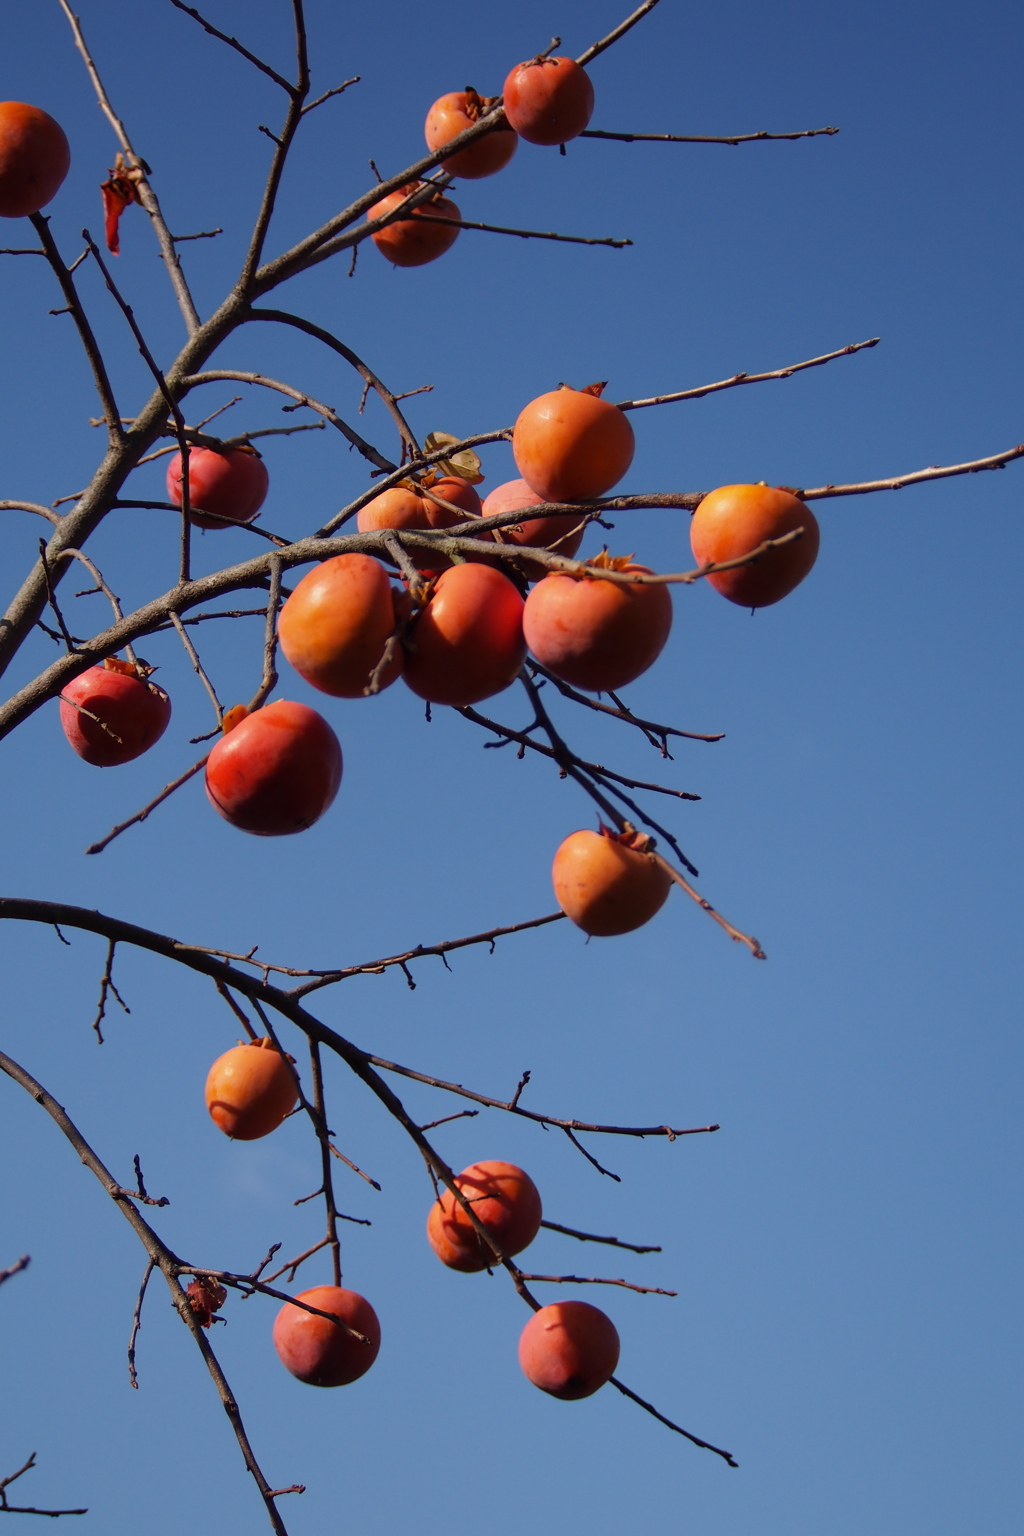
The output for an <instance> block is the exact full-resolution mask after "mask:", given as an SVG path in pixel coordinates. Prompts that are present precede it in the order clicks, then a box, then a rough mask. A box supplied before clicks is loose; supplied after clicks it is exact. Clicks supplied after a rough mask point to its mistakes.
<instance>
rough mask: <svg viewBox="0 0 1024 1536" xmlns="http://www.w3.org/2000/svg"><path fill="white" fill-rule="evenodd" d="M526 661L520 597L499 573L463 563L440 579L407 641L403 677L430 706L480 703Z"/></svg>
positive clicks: (506, 685) (498, 689) (511, 680)
mask: <svg viewBox="0 0 1024 1536" xmlns="http://www.w3.org/2000/svg"><path fill="white" fill-rule="evenodd" d="M525 659H526V642H525V641H524V639H523V600H522V598H521V597H520V595H519V593H518V592H517V591H516V589H515V587H514V586H513V585H512V583H511V582H510V581H509V579H508V577H507V576H503V575H502V574H501V572H500V571H495V570H492V569H491V568H490V566H487V565H477V564H472V565H471V564H468V563H467V564H465V565H455V566H452V568H451V570H448V571H445V572H444V573H443V575H442V576H440V577H439V579H438V582H437V585H436V586H435V588H434V591H433V593H432V595H431V598H430V601H429V602H428V603H427V605H426V607H425V608H424V609H423V612H422V613H421V614H420V616H419V618H418V619H417V620H416V623H415V626H414V627H413V629H412V632H411V634H410V636H409V641H408V654H407V656H406V662H405V673H404V677H405V681H406V682H407V683H408V685H409V687H410V688H411V689H412V691H413V693H418V694H419V696H420V698H421V699H427V700H428V701H429V702H430V703H431V704H453V705H458V706H465V705H467V704H479V703H480V701H481V700H482V699H489V698H490V697H491V695H492V694H495V693H501V691H502V689H504V688H507V687H508V686H509V684H510V683H511V682H513V681H514V679H515V678H516V676H517V675H518V673H519V669H520V667H521V666H522V664H523V662H524V660H525Z"/></svg>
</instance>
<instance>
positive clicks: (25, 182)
mask: <svg viewBox="0 0 1024 1536" xmlns="http://www.w3.org/2000/svg"><path fill="white" fill-rule="evenodd" d="M70 168H71V149H70V146H69V144H68V141H67V137H66V136H65V133H64V130H63V128H62V127H61V126H60V124H59V123H58V122H55V121H54V119H53V118H52V117H51V116H50V114H49V113H48V112H44V111H43V110H42V108H41V107H31V106H29V105H28V104H27V103H26V102H24V101H0V216H2V217H3V218H5V219H20V218H24V217H25V216H26V215H27V214H30V213H38V212H39V210H40V208H45V207H46V204H47V203H48V202H49V201H50V200H51V198H54V197H56V195H57V192H58V190H59V189H60V185H61V182H62V181H63V180H64V178H65V176H66V175H67V173H68V171H69V169H70Z"/></svg>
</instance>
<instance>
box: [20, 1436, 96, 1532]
mask: <svg viewBox="0 0 1024 1536" xmlns="http://www.w3.org/2000/svg"><path fill="white" fill-rule="evenodd" d="M35 1464H36V1453H35V1451H33V1452H32V1454H31V1456H30V1457H29V1458H28V1461H26V1463H25V1465H24V1466H23V1467H19V1468H18V1470H17V1472H11V1473H9V1474H8V1475H7V1477H0V1515H49V1516H50V1518H51V1520H56V1519H57V1518H58V1516H60V1515H87V1514H88V1513H89V1511H88V1510H87V1509H36V1508H35V1506H34V1505H32V1506H24V1505H22V1506H19V1505H16V1504H9V1503H8V1502H7V1490H8V1488H9V1487H10V1486H11V1484H12V1483H16V1482H17V1481H18V1478H19V1477H24V1475H25V1473H26V1472H29V1471H31V1469H32V1468H33V1467H34V1466H35Z"/></svg>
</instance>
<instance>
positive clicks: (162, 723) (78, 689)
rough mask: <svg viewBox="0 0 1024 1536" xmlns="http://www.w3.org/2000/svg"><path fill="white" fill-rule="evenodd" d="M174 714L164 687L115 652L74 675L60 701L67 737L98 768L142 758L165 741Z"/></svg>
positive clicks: (61, 718)
mask: <svg viewBox="0 0 1024 1536" xmlns="http://www.w3.org/2000/svg"><path fill="white" fill-rule="evenodd" d="M75 705H78V706H79V707H78V708H77V709H76V708H75ZM85 711H88V713H85ZM93 716H95V717H96V718H95V719H94V718H93ZM170 718H171V701H170V699H169V698H168V697H167V695H166V693H165V692H164V690H163V689H162V688H160V687H158V686H157V684H156V683H154V682H153V681H151V679H150V678H148V677H145V676H140V675H139V673H138V672H137V671H136V669H135V668H134V667H133V666H132V664H131V662H129V661H121V660H120V658H119V657H116V656H110V657H108V658H107V660H106V661H105V662H103V664H102V665H101V666H98V667H90V668H89V670H88V671H87V672H82V673H80V674H79V675H78V677H76V678H73V679H72V680H71V682H70V683H68V684H67V686H66V688H65V689H64V691H63V693H62V694H61V699H60V723H61V726H62V727H63V730H64V735H65V736H66V737H67V739H68V741H69V742H70V744H71V746H72V747H73V748H74V749H75V751H76V752H77V753H78V755H79V757H80V758H82V759H83V760H84V761H85V762H87V763H91V764H92V765H93V767H94V768H116V767H119V766H120V764H121V763H130V762H131V761H132V760H133V759H134V758H136V757H141V756H142V754H143V752H148V751H149V749H150V747H152V746H153V745H154V744H155V743H156V742H158V741H159V740H160V737H161V736H162V735H163V733H164V731H166V729H167V726H168V723H169V721H170Z"/></svg>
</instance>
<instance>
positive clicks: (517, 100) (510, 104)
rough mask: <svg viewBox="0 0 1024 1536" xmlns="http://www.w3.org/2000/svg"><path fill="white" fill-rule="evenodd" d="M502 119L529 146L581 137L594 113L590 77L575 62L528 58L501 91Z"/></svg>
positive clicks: (560, 59)
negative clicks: (504, 118)
mask: <svg viewBox="0 0 1024 1536" xmlns="http://www.w3.org/2000/svg"><path fill="white" fill-rule="evenodd" d="M503 94H504V104H505V116H506V117H507V118H508V120H509V122H510V123H511V124H512V127H513V128H514V129H515V131H516V133H518V134H519V136H520V137H521V138H524V139H525V140H526V142H527V143H528V144H549V145H550V144H566V143H568V141H569V140H570V139H575V138H576V137H577V135H579V134H581V133H582V132H583V130H584V128H585V127H586V126H587V124H588V123H589V122H590V118H591V114H592V113H593V110H594V87H593V85H592V84H591V82H590V76H589V75H588V74H587V72H586V70H585V69H584V68H583V67H582V65H580V64H577V63H576V60H575V59H567V58H557V59H541V58H537V59H528V60H527V61H526V63H525V64H517V65H516V67H515V69H513V70H512V71H511V73H510V74H509V76H508V78H507V80H506V81H505V88H504V93H503Z"/></svg>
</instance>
